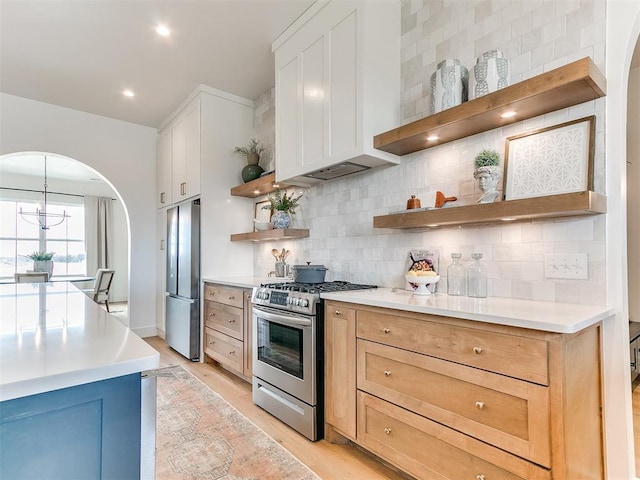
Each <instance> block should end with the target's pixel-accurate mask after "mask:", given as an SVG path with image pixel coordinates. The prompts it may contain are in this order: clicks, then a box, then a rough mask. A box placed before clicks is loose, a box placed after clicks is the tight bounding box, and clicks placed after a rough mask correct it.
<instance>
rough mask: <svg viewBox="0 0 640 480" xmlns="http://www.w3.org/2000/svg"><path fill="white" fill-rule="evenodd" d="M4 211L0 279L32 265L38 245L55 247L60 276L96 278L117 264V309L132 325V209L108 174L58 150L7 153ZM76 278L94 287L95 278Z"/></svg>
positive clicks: (1, 188) (0, 209) (1, 159)
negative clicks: (129, 304)
mask: <svg viewBox="0 0 640 480" xmlns="http://www.w3.org/2000/svg"><path fill="white" fill-rule="evenodd" d="M45 185H46V187H45ZM45 191H46V192H47V194H46V200H45V195H44V192H45ZM37 212H39V215H38V214H36V213H37ZM0 215H1V216H2V222H0V280H2V281H10V280H11V279H12V278H13V274H14V273H22V272H25V271H28V270H29V269H33V268H34V264H33V262H32V261H31V260H30V259H29V258H28V255H29V254H31V253H33V252H51V253H53V254H54V256H53V272H52V273H53V276H52V279H54V280H67V279H68V280H75V279H78V278H81V277H94V276H95V274H96V271H97V269H98V268H110V269H114V270H115V271H116V274H115V276H114V279H113V283H112V285H111V289H110V295H109V303H110V305H111V308H110V310H111V311H112V313H113V314H114V315H116V316H117V317H118V318H119V319H120V321H122V322H123V323H125V324H127V325H128V315H127V312H128V299H129V259H128V252H129V226H128V219H127V211H126V206H125V205H124V203H123V202H122V200H121V197H120V195H119V194H118V192H117V191H116V190H115V188H114V187H113V185H111V183H110V182H109V181H108V180H107V179H106V178H105V177H104V176H102V175H101V174H100V173H99V172H97V171H96V170H94V169H93V168H91V167H88V166H87V165H85V164H84V163H82V162H80V161H77V160H75V159H72V158H69V157H66V156H62V155H57V154H55V153H44V152H16V153H10V154H6V155H3V156H0ZM42 223H46V225H41V224H42ZM105 227H106V228H105ZM74 283H75V284H76V286H78V287H79V288H91V287H92V282H89V281H88V282H74Z"/></svg>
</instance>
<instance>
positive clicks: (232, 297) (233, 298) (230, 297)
mask: <svg viewBox="0 0 640 480" xmlns="http://www.w3.org/2000/svg"><path fill="white" fill-rule="evenodd" d="M235 299H236V297H234V296H233V295H229V296H228V297H227V300H235Z"/></svg>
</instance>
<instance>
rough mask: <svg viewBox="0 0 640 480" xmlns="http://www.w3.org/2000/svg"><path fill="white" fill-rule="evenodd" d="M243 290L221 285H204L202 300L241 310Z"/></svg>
mask: <svg viewBox="0 0 640 480" xmlns="http://www.w3.org/2000/svg"><path fill="white" fill-rule="evenodd" d="M242 293H243V290H242V289H241V288H234V287H225V286H222V285H212V284H210V283H205V284H204V299H205V300H212V301H214V302H219V303H224V304H225V305H231V306H232V307H238V308H242V307H243V306H244V304H243V300H242Z"/></svg>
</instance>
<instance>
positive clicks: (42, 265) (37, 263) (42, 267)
mask: <svg viewBox="0 0 640 480" xmlns="http://www.w3.org/2000/svg"><path fill="white" fill-rule="evenodd" d="M33 271H34V272H47V273H48V274H49V278H51V276H52V275H53V260H34V261H33Z"/></svg>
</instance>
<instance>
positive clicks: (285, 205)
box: [262, 190, 302, 228]
mask: <svg viewBox="0 0 640 480" xmlns="http://www.w3.org/2000/svg"><path fill="white" fill-rule="evenodd" d="M301 198H302V194H300V195H298V196H295V195H294V194H291V195H289V194H287V192H286V190H285V191H284V192H283V191H282V190H276V191H275V192H273V195H269V197H268V198H267V201H268V202H269V203H268V204H267V205H265V206H264V207H262V209H263V210H272V211H273V212H274V213H273V215H272V216H271V222H272V223H273V228H289V227H290V226H291V216H292V215H295V210H296V208H298V207H299V206H300V204H299V202H300V199H301Z"/></svg>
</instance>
